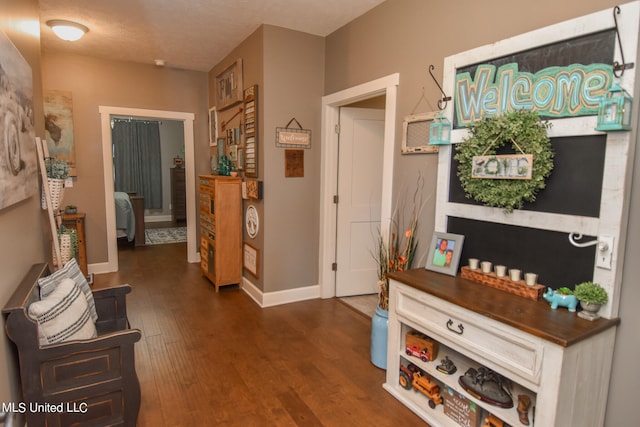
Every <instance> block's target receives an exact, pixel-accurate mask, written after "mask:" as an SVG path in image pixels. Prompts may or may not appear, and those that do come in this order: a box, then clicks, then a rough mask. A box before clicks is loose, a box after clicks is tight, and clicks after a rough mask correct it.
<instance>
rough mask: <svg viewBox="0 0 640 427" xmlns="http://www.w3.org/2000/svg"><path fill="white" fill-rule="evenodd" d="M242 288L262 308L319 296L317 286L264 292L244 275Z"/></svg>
mask: <svg viewBox="0 0 640 427" xmlns="http://www.w3.org/2000/svg"><path fill="white" fill-rule="evenodd" d="M242 290H243V291H244V292H245V293H246V294H247V295H249V296H250V297H251V299H252V300H254V301H255V302H256V304H258V305H259V306H260V307H262V308H265V307H273V306H276V305H282V304H289V303H292V302H298V301H306V300H309V299H316V298H319V297H320V287H319V286H307V287H304V288H295V289H288V290H284V291H276V292H268V293H266V294H265V293H263V292H262V291H261V290H260V289H258V287H257V286H256V285H254V284H253V283H252V282H251V281H250V280H248V279H247V278H246V277H243V278H242Z"/></svg>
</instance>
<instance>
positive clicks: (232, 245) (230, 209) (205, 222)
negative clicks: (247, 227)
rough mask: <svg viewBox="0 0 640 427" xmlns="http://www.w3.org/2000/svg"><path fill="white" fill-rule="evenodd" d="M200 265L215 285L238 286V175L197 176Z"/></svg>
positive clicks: (240, 194)
mask: <svg viewBox="0 0 640 427" xmlns="http://www.w3.org/2000/svg"><path fill="white" fill-rule="evenodd" d="M198 179H199V194H198V216H199V222H200V269H201V271H202V274H204V275H205V276H206V277H207V278H208V279H209V280H210V281H211V282H212V283H213V284H214V286H215V288H216V292H218V290H219V288H220V286H225V285H232V284H238V285H239V286H242V190H241V183H242V180H241V179H240V178H232V177H223V176H215V175H200V176H199V178H198Z"/></svg>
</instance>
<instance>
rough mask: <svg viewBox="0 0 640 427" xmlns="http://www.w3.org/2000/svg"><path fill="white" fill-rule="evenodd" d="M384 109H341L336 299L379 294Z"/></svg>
mask: <svg viewBox="0 0 640 427" xmlns="http://www.w3.org/2000/svg"><path fill="white" fill-rule="evenodd" d="M383 148H384V110H376V109H369V108H341V109H340V137H339V150H338V205H337V238H336V263H337V271H336V296H338V297H343V296H348V295H364V294H372V293H376V292H377V288H376V282H377V281H378V275H377V271H378V269H377V265H376V262H375V259H374V257H373V254H374V253H375V250H376V240H377V238H376V236H377V234H378V229H379V226H380V204H381V197H382V160H383Z"/></svg>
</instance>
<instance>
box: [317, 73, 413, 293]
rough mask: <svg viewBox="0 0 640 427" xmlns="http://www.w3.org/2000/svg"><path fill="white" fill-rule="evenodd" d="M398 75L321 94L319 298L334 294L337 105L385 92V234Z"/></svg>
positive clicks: (383, 227) (391, 184)
mask: <svg viewBox="0 0 640 427" xmlns="http://www.w3.org/2000/svg"><path fill="white" fill-rule="evenodd" d="M399 83H400V74H399V73H395V74H390V75H388V76H385V77H381V78H379V79H376V80H373V81H370V82H367V83H363V84H360V85H358V86H354V87H351V88H348V89H345V90H342V91H340V92H336V93H333V94H330V95H326V96H323V97H322V124H321V126H322V143H321V146H322V151H321V158H320V233H319V254H320V259H319V262H318V284H319V287H320V296H321V297H322V298H332V297H334V296H335V295H336V280H335V279H336V275H335V272H334V271H333V270H332V268H331V266H332V264H333V263H334V262H335V256H336V252H335V249H336V227H337V221H336V206H335V204H334V202H333V196H334V195H335V194H336V191H337V183H338V164H337V156H338V134H337V132H336V126H338V124H339V123H340V107H342V106H346V105H349V104H352V103H354V102H357V101H363V100H365V99H369V98H374V97H377V96H380V95H385V97H386V99H385V116H384V148H383V165H382V203H381V208H380V221H381V224H380V227H381V231H382V232H383V233H384V234H383V235H386V232H387V231H388V229H389V222H390V220H391V214H392V206H391V205H392V194H393V193H392V189H393V163H394V155H393V154H394V146H395V144H394V141H395V134H396V99H397V95H398V85H399Z"/></svg>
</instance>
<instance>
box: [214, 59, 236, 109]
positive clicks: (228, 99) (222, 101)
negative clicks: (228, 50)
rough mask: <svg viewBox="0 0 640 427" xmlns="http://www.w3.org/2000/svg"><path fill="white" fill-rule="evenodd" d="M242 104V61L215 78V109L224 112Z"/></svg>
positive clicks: (230, 66)
mask: <svg viewBox="0 0 640 427" xmlns="http://www.w3.org/2000/svg"><path fill="white" fill-rule="evenodd" d="M239 102H242V59H238V60H237V61H236V62H234V63H233V64H231V65H229V66H228V67H227V68H225V69H224V71H222V72H221V73H220V74H218V75H217V76H216V108H217V109H218V110H224V109H225V108H228V107H231V106H232V105H235V104H237V103H239Z"/></svg>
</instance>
